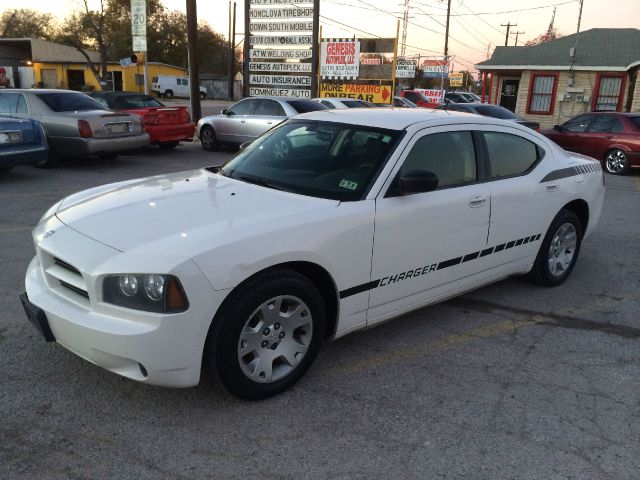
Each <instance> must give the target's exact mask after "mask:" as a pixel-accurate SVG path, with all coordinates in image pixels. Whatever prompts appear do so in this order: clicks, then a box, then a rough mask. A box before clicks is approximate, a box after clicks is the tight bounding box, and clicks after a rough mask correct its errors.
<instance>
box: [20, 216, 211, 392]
mask: <svg viewBox="0 0 640 480" xmlns="http://www.w3.org/2000/svg"><path fill="white" fill-rule="evenodd" d="M54 230H55V235H51V236H50V237H49V238H42V239H41V240H40V241H39V244H38V248H37V250H38V255H37V256H36V257H34V258H33V260H32V261H31V263H30V264H29V267H28V269H27V274H26V278H25V287H26V296H28V303H25V302H23V304H24V305H25V310H26V311H27V312H29V309H31V311H32V312H31V314H29V313H28V316H29V317H30V318H29V319H30V320H31V321H32V323H33V321H34V319H35V318H37V316H38V311H39V310H40V309H41V311H42V315H44V317H45V319H46V324H47V325H48V327H49V329H50V337H49V338H48V339H49V340H55V341H56V342H57V343H59V344H60V345H62V346H63V347H65V348H66V349H68V350H70V351H71V352H73V353H75V354H76V355H78V356H79V357H81V358H84V359H85V360H88V361H90V362H91V363H94V364H95V365H97V366H99V367H102V368H105V369H107V370H109V371H111V372H114V373H117V374H119V375H122V376H125V377H128V378H130V379H133V380H137V381H140V382H144V383H149V384H152V385H161V386H168V387H189V386H193V385H197V384H198V382H199V380H200V367H201V363H202V352H203V348H204V342H205V339H206V335H207V332H208V329H209V325H210V323H211V319H212V318H213V315H214V314H215V311H216V309H217V307H218V306H219V305H220V303H221V302H222V299H223V296H224V293H223V292H216V291H214V290H213V289H212V288H211V286H210V285H209V283H208V282H207V281H206V279H205V278H204V276H203V275H202V273H201V272H200V271H199V270H198V269H197V267H196V266H195V264H193V263H192V262H191V261H189V260H188V261H187V262H184V263H183V264H181V265H178V266H177V267H176V268H174V269H173V271H172V272H170V273H172V274H175V275H176V276H178V277H179V278H180V280H181V282H182V284H183V287H184V288H185V291H186V292H187V295H188V296H189V301H190V306H189V309H188V310H187V311H186V312H183V313H179V314H154V313H149V312H141V311H135V310H130V309H126V308H121V307H116V306H113V305H109V304H106V303H104V302H102V301H101V298H100V293H99V292H100V290H101V278H102V275H103V274H105V273H109V272H112V273H116V272H121V273H122V272H123V270H122V268H125V266H126V265H129V268H131V269H132V270H131V271H134V272H136V271H137V272H141V271H150V270H149V269H150V268H152V267H150V266H149V265H147V266H143V265H142V263H145V262H146V263H147V264H148V262H149V260H150V258H149V256H148V255H144V256H143V257H146V258H138V259H137V260H136V258H135V257H134V256H133V255H127V254H124V253H121V252H117V251H115V250H113V249H111V248H110V247H107V246H105V245H102V244H100V243H98V242H95V241H94V240H91V239H89V238H87V237H85V236H84V235H81V234H79V233H78V232H76V231H75V230H73V229H71V228H69V227H67V226H65V225H64V224H62V223H61V222H60V221H59V220H57V218H56V217H52V218H51V219H49V220H48V221H46V222H44V225H43V224H41V225H39V226H38V227H36V230H35V231H34V237H35V238H36V242H38V238H39V237H41V232H42V231H47V232H50V231H54ZM74 254H75V255H74ZM53 257H55V258H59V259H61V260H62V259H63V260H64V262H68V263H69V264H73V266H74V267H77V269H78V271H79V272H80V273H81V277H82V278H81V279H80V281H84V282H85V284H86V291H87V292H88V297H89V298H88V299H86V298H83V297H81V296H79V295H77V294H76V293H74V291H73V290H69V289H68V288H65V285H64V283H63V282H58V281H56V280H55V278H53V277H52V275H51V274H50V272H51V271H52V268H56V267H55V265H54V266H53V267H51V265H52V264H51V262H50V260H48V259H50V258H53ZM160 263H161V262H160ZM136 264H137V265H136ZM105 268H106V271H105V270H104V269H105ZM160 268H163V267H160ZM91 271H97V272H99V273H98V274H95V275H94V274H93V273H87V272H91ZM127 271H129V270H127ZM154 271H155V270H154ZM38 323H40V322H38ZM39 330H41V331H43V329H40V328H39ZM45 330H46V327H45ZM60 368H64V366H62V365H61V366H60Z"/></svg>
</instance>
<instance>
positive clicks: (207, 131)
mask: <svg viewBox="0 0 640 480" xmlns="http://www.w3.org/2000/svg"><path fill="white" fill-rule="evenodd" d="M200 142H202V148H204V149H205V150H207V151H209V152H213V151H214V150H218V148H219V147H220V145H219V144H218V139H217V138H216V132H215V130H214V129H213V127H211V126H209V125H205V126H203V127H202V129H201V130H200Z"/></svg>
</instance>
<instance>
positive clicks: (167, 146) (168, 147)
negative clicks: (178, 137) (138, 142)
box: [158, 142, 180, 150]
mask: <svg viewBox="0 0 640 480" xmlns="http://www.w3.org/2000/svg"><path fill="white" fill-rule="evenodd" d="M178 143H180V142H160V143H158V146H159V147H160V148H161V149H162V150H172V149H174V148H176V147H177V146H178Z"/></svg>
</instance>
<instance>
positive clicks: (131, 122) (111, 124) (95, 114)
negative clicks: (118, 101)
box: [67, 110, 142, 138]
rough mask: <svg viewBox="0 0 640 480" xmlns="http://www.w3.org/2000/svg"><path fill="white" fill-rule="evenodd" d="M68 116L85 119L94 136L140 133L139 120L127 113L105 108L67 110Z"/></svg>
mask: <svg viewBox="0 0 640 480" xmlns="http://www.w3.org/2000/svg"><path fill="white" fill-rule="evenodd" d="M67 115H69V116H70V117H74V118H77V119H78V123H79V127H80V122H81V121H83V120H84V121H85V122H87V123H88V124H89V127H91V135H85V136H92V137H95V138H114V137H126V136H130V135H138V134H140V133H142V128H141V126H140V120H139V119H138V118H137V117H135V116H133V115H129V114H128V113H120V112H108V111H105V110H96V111H84V112H73V113H71V112H69V113H67Z"/></svg>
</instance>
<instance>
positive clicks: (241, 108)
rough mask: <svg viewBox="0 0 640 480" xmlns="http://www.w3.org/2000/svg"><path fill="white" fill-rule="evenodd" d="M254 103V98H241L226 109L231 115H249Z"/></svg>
mask: <svg viewBox="0 0 640 480" xmlns="http://www.w3.org/2000/svg"><path fill="white" fill-rule="evenodd" d="M255 103H256V100H253V99H248V100H241V101H240V102H238V103H236V104H235V105H234V106H232V107H231V108H230V109H229V110H228V112H229V114H231V115H249V113H250V112H251V109H252V108H253V106H254V105H255Z"/></svg>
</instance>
